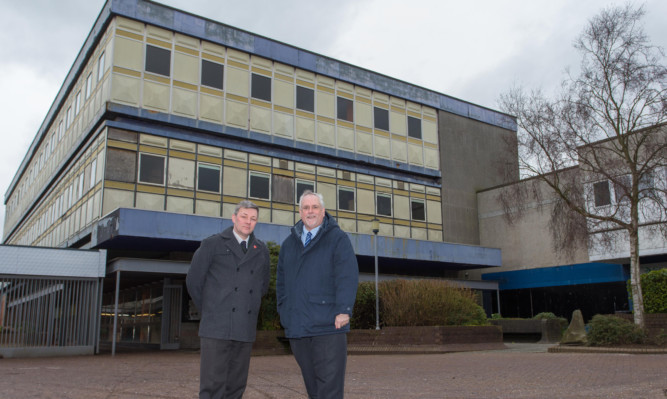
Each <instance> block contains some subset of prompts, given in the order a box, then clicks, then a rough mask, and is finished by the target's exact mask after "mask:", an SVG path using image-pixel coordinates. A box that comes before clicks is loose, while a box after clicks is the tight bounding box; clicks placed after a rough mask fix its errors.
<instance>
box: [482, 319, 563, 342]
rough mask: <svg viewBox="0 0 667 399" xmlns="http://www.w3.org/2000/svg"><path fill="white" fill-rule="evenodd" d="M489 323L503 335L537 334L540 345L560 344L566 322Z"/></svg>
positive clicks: (504, 321)
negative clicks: (499, 328)
mask: <svg viewBox="0 0 667 399" xmlns="http://www.w3.org/2000/svg"><path fill="white" fill-rule="evenodd" d="M490 323H491V324H493V325H496V326H499V327H501V328H502V332H503V334H539V335H540V336H541V339H540V341H539V342H540V343H543V344H551V343H556V342H560V339H561V335H562V331H563V329H564V328H566V327H567V322H565V321H563V320H558V319H498V320H490Z"/></svg>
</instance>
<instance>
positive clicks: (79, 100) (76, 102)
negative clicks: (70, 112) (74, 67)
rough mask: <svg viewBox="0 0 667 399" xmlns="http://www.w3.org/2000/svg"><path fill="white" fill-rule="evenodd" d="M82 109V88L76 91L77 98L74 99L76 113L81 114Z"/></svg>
mask: <svg viewBox="0 0 667 399" xmlns="http://www.w3.org/2000/svg"><path fill="white" fill-rule="evenodd" d="M80 109H81V90H79V91H78V92H77V93H76V100H74V115H79V110H80Z"/></svg>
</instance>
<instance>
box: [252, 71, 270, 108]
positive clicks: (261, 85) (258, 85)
mask: <svg viewBox="0 0 667 399" xmlns="http://www.w3.org/2000/svg"><path fill="white" fill-rule="evenodd" d="M272 83H273V79H271V78H270V77H269V76H266V75H262V74H260V73H254V72H253V73H251V74H250V97H252V98H254V99H256V100H261V101H266V102H269V103H270V102H271V98H272V97H273V90H272V89H273V88H272V87H271V86H272ZM266 84H268V92H269V94H268V98H267V97H266V93H264V92H263V91H264V90H266V89H267V87H266Z"/></svg>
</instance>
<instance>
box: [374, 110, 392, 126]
mask: <svg viewBox="0 0 667 399" xmlns="http://www.w3.org/2000/svg"><path fill="white" fill-rule="evenodd" d="M378 111H384V112H382V122H386V123H383V124H382V126H378V119H379V118H378ZM385 126H386V127H385ZM373 127H374V128H375V129H379V130H384V131H387V132H388V131H389V110H388V109H384V108H381V107H377V106H373Z"/></svg>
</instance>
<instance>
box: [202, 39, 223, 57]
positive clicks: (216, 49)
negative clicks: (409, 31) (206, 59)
mask: <svg viewBox="0 0 667 399" xmlns="http://www.w3.org/2000/svg"><path fill="white" fill-rule="evenodd" d="M201 48H202V50H203V51H206V52H207V53H211V54H215V55H216V56H218V57H223V58H224V57H225V48H224V47H222V46H220V45H218V44H215V43H211V42H207V41H202V42H201Z"/></svg>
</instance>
